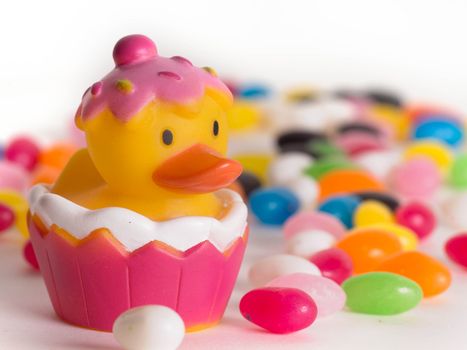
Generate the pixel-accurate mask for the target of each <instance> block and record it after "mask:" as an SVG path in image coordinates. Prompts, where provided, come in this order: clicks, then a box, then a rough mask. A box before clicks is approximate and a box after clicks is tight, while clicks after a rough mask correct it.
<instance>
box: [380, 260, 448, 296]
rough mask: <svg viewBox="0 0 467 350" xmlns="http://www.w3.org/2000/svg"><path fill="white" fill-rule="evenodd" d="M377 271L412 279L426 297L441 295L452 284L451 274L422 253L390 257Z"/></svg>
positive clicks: (437, 262)
mask: <svg viewBox="0 0 467 350" xmlns="http://www.w3.org/2000/svg"><path fill="white" fill-rule="evenodd" d="M376 270H377V271H386V272H393V273H397V274H399V275H402V276H405V277H407V278H410V279H411V280H413V281H414V282H416V283H417V284H418V285H419V286H420V288H422V291H423V295H424V297H432V296H435V295H438V294H441V293H442V292H444V291H445V290H446V289H448V288H449V286H450V284H451V273H450V272H449V270H448V269H447V268H446V266H444V265H443V264H442V263H441V262H439V261H438V260H436V259H434V258H432V257H431V256H428V255H426V254H424V253H421V252H415V251H412V252H402V253H399V254H396V255H393V256H391V257H389V258H388V259H387V260H385V261H383V262H382V263H381V264H380V265H379V266H378V267H377V268H376Z"/></svg>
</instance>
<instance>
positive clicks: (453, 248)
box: [444, 233, 467, 268]
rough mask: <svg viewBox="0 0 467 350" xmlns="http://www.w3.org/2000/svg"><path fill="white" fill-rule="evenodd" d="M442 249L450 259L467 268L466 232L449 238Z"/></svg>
mask: <svg viewBox="0 0 467 350" xmlns="http://www.w3.org/2000/svg"><path fill="white" fill-rule="evenodd" d="M444 250H445V251H446V254H447V255H448V256H449V257H450V258H451V260H452V261H454V262H456V263H457V264H459V265H461V266H463V267H466V268H467V233H461V234H458V235H456V236H454V237H452V238H451V239H449V240H448V241H447V242H446V244H445V245H444Z"/></svg>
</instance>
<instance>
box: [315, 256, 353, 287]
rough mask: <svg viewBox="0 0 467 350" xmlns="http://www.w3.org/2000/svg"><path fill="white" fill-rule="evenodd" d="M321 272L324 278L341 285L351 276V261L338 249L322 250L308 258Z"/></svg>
mask: <svg viewBox="0 0 467 350" xmlns="http://www.w3.org/2000/svg"><path fill="white" fill-rule="evenodd" d="M310 261H311V262H312V263H314V264H315V265H316V266H318V268H319V269H320V270H321V273H322V275H323V276H324V277H327V278H329V279H332V280H333V281H334V282H336V283H338V284H341V283H342V282H344V281H345V280H346V279H347V278H349V277H350V276H351V275H352V271H353V263H352V259H351V257H350V256H349V254H347V253H346V252H345V251H343V250H342V249H339V248H330V249H324V250H322V251H320V252H318V253H316V254H315V255H313V256H312V257H311V258H310Z"/></svg>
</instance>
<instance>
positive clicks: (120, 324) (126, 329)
mask: <svg viewBox="0 0 467 350" xmlns="http://www.w3.org/2000/svg"><path fill="white" fill-rule="evenodd" d="M113 334H114V337H115V339H116V340H117V342H118V343H119V344H120V345H121V346H122V347H123V348H124V349H126V350H175V349H177V348H178V347H179V345H180V344H181V342H182V340H183V337H184V335H185V325H184V323H183V320H182V318H181V317H180V316H179V315H178V314H177V313H176V312H175V311H173V310H172V309H171V308H168V307H166V306H161V305H147V306H141V307H137V308H134V309H130V310H128V311H126V312H124V313H123V314H121V315H120V316H119V317H118V318H117V320H116V321H115V323H114V325H113Z"/></svg>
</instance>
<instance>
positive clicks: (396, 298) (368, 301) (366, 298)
mask: <svg viewBox="0 0 467 350" xmlns="http://www.w3.org/2000/svg"><path fill="white" fill-rule="evenodd" d="M342 288H343V289H344V291H345V293H346V294H347V303H346V304H347V307H348V308H349V309H350V310H351V311H354V312H358V313H363V314H371V315H396V314H400V313H402V312H405V311H408V310H410V309H412V308H414V307H415V306H417V304H418V303H419V302H420V301H421V300H422V298H423V292H422V289H421V288H420V286H419V285H418V284H417V283H415V282H414V281H412V280H411V279H408V278H406V277H404V276H401V275H397V274H395V273H389V272H369V273H364V274H361V275H358V276H355V277H351V278H349V279H348V280H346V281H345V282H344V283H343V284H342Z"/></svg>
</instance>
